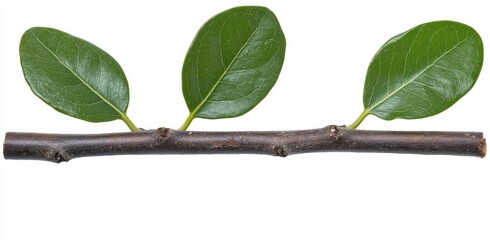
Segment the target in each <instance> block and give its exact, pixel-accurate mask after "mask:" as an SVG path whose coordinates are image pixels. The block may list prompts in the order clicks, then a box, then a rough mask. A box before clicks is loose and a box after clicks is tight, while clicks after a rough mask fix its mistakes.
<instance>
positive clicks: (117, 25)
mask: <svg viewBox="0 0 490 240" xmlns="http://www.w3.org/2000/svg"><path fill="white" fill-rule="evenodd" d="M0 4H1V5H0V84H1V85H0V89H1V90H0V91H1V93H0V97H1V113H0V124H1V127H0V132H1V134H2V135H3V134H4V133H5V132H6V131H23V132H26V131H27V132H32V131H34V132H53V133H99V132H119V131H127V129H126V126H125V125H124V123H123V122H122V121H114V122H109V123H101V124H93V123H87V122H83V121H80V120H77V119H74V118H70V117H67V116H64V115H61V114H59V113H58V112H56V111H55V110H53V109H51V108H50V107H49V106H47V105H45V104H44V103H43V102H42V101H41V100H39V99H38V98H37V97H35V96H34V95H33V94H32V93H31V92H30V90H29V87H28V86H27V84H26V83H25V81H24V79H23V76H22V71H21V68H20V64H19V55H18V44H19V40H20V37H21V35H22V33H23V32H24V31H25V30H27V29H28V28H30V27H33V26H46V27H54V28H58V29H60V30H63V31H66V32H68V33H71V34H73V35H75V36H78V37H81V38H84V39H86V40H88V41H90V42H92V43H94V44H96V45H98V46H99V47H101V48H102V49H104V50H106V51H107V52H109V53H110V54H111V55H112V56H113V57H114V58H115V59H117V60H118V62H119V63H120V64H121V65H122V67H123V68H124V70H125V72H126V75H127V77H128V80H129V84H130V89H131V101H130V106H129V110H128V115H129V117H130V118H132V120H133V121H134V122H135V123H136V125H137V126H138V127H143V128H148V129H149V128H156V127H160V126H165V127H172V128H178V127H179V126H180V125H181V124H182V122H183V121H184V119H185V118H186V115H187V108H186V106H185V103H184V99H183V97H182V95H181V89H180V84H181V82H180V81H181V80H180V72H181V64H182V62H183V59H184V56H185V53H186V51H187V48H188V46H189V44H190V43H191V41H192V39H193V37H194V35H195V33H196V32H197V30H198V29H199V27H200V26H201V25H202V24H203V23H204V22H205V21H206V20H207V19H208V18H210V17H211V16H213V15H215V14H217V13H219V12H221V11H223V10H226V9H228V8H231V7H234V6H239V5H263V6H267V7H269V8H270V9H271V10H273V11H274V12H275V14H276V15H277V17H278V19H279V21H280V22H281V25H282V28H283V30H284V32H285V35H286V39H287V51H286V60H285V64H284V66H283V71H282V73H281V76H280V78H279V80H278V82H277V84H276V86H275V88H274V89H273V90H272V91H271V92H270V94H269V95H268V96H267V98H265V100H264V101H263V102H262V103H260V104H259V105H258V106H257V108H255V109H254V110H252V111H251V112H249V113H248V114H246V115H244V116H243V117H240V118H235V119H227V120H215V121H210V120H201V119H196V120H195V121H194V122H193V124H192V125H191V126H190V129H192V130H292V129H307V128H316V127H322V126H325V125H327V124H350V123H351V122H352V121H354V119H355V118H356V117H357V115H358V114H359V113H360V112H361V111H362V89H363V83H364V75H365V72H366V69H367V66H368V63H369V61H370V60H371V57H372V56H373V54H374V53H375V52H376V51H377V50H378V49H379V47H380V46H381V45H382V44H383V43H384V42H385V41H386V40H388V39H389V38H390V37H392V36H394V35H396V34H398V33H400V32H403V31H405V30H407V29H409V28H411V27H414V26H416V25H418V24H421V23H424V22H427V21H433V20H443V19H447V20H455V21H460V22H464V23H466V24H468V25H471V26H472V27H474V28H475V29H476V30H477V31H478V32H479V33H480V35H481V37H482V38H483V41H484V44H485V45H486V46H490V29H489V28H488V23H489V22H490V17H489V13H488V6H487V4H486V2H485V1H479V2H478V1H470V0H465V1H447V0H446V1H430V0H425V1H334V2H333V1H308V0H302V1H289V2H285V1H245V0H244V1H229V0H226V1H225V0H223V1H172V2H170V1H168V3H164V2H163V1H146V0H139V1H115V0H113V1H109V0H107V1H104V0H85V1H53V0H50V1H36V0H32V1H26V0H15V1H5V0H2V1H1V3H0ZM489 69H490V66H489V65H488V62H487V63H485V65H484V66H483V70H482V73H481V75H480V79H479V81H478V82H477V83H476V85H475V87H474V88H473V89H472V91H470V92H469V94H467V95H466V96H465V97H464V98H463V99H461V100H460V101H459V102H458V103H456V104H455V105H454V106H453V107H452V108H450V109H449V110H447V111H446V112H444V113H442V114H439V115H437V116H434V117H431V118H427V119H421V120H411V121H407V120H394V121H388V122H386V121H382V120H380V119H378V118H376V117H373V116H369V117H368V118H367V119H366V120H365V121H364V123H363V124H362V125H361V126H360V128H364V129H397V130H451V131H483V132H485V133H486V134H490V127H489V124H488V122H489V120H490V118H489V117H488V103H489V100H490V97H489V96H490V94H489V92H488V91H489V89H490V86H489V85H490V84H489V81H488V80H489V79H488V78H489ZM0 169H1V195H0V197H1V209H0V211H1V212H0V215H1V229H0V232H1V233H0V234H1V235H0V238H1V239H5V240H20V239H29V240H32V239H50V240H56V239H63V240H67V239H70V240H71V239H377V240H383V239H390V240H391V239H419V240H421V239H446V240H447V239H472V240H479V239H482V240H483V239H486V240H488V239H490V160H488V159H483V160H482V159H479V158H473V157H452V156H417V155H394V154H355V153H319V154H306V155H294V156H290V157H287V158H285V159H284V158H278V157H270V156H258V155H238V156H232V155H214V156H205V155H197V156H178V155H166V156H115V157H101V158H81V159H74V160H72V161H71V162H68V163H63V164H53V163H48V162H41V161H10V160H9V161H7V160H4V159H2V160H0Z"/></svg>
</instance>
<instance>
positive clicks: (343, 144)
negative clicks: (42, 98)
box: [3, 125, 486, 163]
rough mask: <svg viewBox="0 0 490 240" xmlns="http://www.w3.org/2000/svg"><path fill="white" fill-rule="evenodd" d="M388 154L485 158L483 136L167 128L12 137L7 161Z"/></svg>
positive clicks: (332, 127)
mask: <svg viewBox="0 0 490 240" xmlns="http://www.w3.org/2000/svg"><path fill="white" fill-rule="evenodd" d="M309 152H385V153H411V154H444V155H461V156H476V157H482V158H483V157H484V156H485V154H486V142H485V138H483V133H481V132H422V131H420V132H403V131H368V130H353V129H347V128H345V127H343V126H336V125H329V126H327V127H325V128H319V129H311V130H298V131H268V132H194V131H178V130H173V129H169V128H159V129H155V130H141V131H138V132H127V133H109V134H84V135H82V134H79V135H76V134H42V133H15V132H8V133H7V134H6V136H5V142H4V146H3V154H4V157H5V158H6V159H36V160H46V161H51V162H55V163H60V162H65V161H68V160H71V159H73V158H78V157H87V156H104V155H120V154H225V153H227V154H239V153H246V154H267V155H273V156H281V157H286V156H288V155H292V154H298V153H309Z"/></svg>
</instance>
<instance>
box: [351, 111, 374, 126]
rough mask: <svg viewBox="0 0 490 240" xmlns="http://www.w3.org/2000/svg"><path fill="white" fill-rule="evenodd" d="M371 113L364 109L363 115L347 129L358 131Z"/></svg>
mask: <svg viewBox="0 0 490 240" xmlns="http://www.w3.org/2000/svg"><path fill="white" fill-rule="evenodd" d="M369 113H370V111H369V110H367V109H364V111H362V113H361V115H359V117H358V118H357V119H356V120H355V121H354V122H353V123H352V124H351V125H348V126H347V127H346V128H349V129H356V128H357V127H358V126H359V125H360V124H361V123H362V121H364V119H365V118H366V117H367V116H368V115H369Z"/></svg>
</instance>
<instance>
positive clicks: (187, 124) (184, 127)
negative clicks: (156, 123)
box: [179, 112, 194, 131]
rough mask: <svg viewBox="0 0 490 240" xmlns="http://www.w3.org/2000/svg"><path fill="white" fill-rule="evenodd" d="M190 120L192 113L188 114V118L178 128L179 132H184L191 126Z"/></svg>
mask: <svg viewBox="0 0 490 240" xmlns="http://www.w3.org/2000/svg"><path fill="white" fill-rule="evenodd" d="M192 120H194V112H191V113H189V116H188V117H187V118H186V119H185V122H184V124H182V126H181V127H180V128H179V130H180V131H185V130H187V128H188V127H189V125H191V122H192Z"/></svg>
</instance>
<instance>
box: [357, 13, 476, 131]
mask: <svg viewBox="0 0 490 240" xmlns="http://www.w3.org/2000/svg"><path fill="white" fill-rule="evenodd" d="M482 65H483V43H482V40H481V38H480V36H479V35H478V33H477V32H476V31H475V30H474V29H473V28H471V27H469V26H467V25H464V24H462V23H457V22H451V21H438V22H429V23H425V24H422V25H419V26H417V27H415V28H412V29H410V30H408V31H406V32H404V33H402V34H400V35H397V36H395V37H393V38H392V39H390V40H389V41H388V42H387V43H385V44H384V45H383V46H382V47H381V49H380V50H379V51H378V52H377V53H376V55H375V56H374V58H373V59H372V61H371V64H370V65H369V68H368V72H367V76H366V81H365V83H364V97H363V102H364V112H363V113H362V114H361V116H360V117H359V118H358V119H357V120H356V122H354V123H353V124H352V125H351V126H349V127H352V128H355V127H357V126H358V125H359V124H360V122H361V121H362V120H363V119H364V118H365V117H366V116H367V115H369V114H373V115H376V116H378V117H380V118H382V119H385V120H391V119H396V118H402V119H416V118H424V117H429V116H432V115H435V114H438V113H440V112H442V111H444V110H446V109H447V108H449V107H450V106H452V105H453V104H454V103H456V101H458V100H459V99H460V98H461V97H463V96H464V95H465V94H466V93H467V92H468V91H469V90H470V89H471V88H472V87H473V85H474V84H475V82H476V80H477V78H478V75H479V74H480V70H481V68H482Z"/></svg>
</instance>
